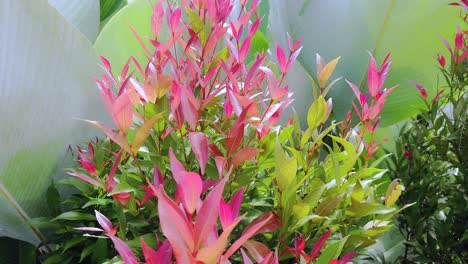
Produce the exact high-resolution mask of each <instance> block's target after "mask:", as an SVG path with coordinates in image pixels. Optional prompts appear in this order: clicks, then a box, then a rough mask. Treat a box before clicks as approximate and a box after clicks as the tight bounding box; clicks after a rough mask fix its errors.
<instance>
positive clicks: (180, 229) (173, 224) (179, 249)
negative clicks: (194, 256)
mask: <svg viewBox="0 0 468 264" xmlns="http://www.w3.org/2000/svg"><path fill="white" fill-rule="evenodd" d="M155 194H156V195H157V197H158V213H159V221H160V225H161V229H162V232H163V234H164V235H165V236H166V238H167V240H169V243H171V246H172V250H173V251H174V256H175V258H176V260H177V262H178V263H190V259H191V258H190V256H191V252H193V250H194V248H195V245H194V239H193V229H192V224H191V223H190V222H188V221H187V219H186V218H185V215H184V213H183V212H182V210H181V209H180V208H179V207H178V206H177V204H176V203H175V202H174V201H172V200H171V199H170V198H169V196H167V194H166V192H165V191H164V189H163V188H162V187H159V190H158V191H157V192H156V193H155Z"/></svg>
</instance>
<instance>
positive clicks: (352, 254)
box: [338, 252, 357, 264]
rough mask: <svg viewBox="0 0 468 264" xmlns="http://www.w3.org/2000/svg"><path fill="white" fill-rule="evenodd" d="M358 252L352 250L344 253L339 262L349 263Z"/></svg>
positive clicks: (340, 263) (342, 263)
mask: <svg viewBox="0 0 468 264" xmlns="http://www.w3.org/2000/svg"><path fill="white" fill-rule="evenodd" d="M356 254H357V252H350V253H348V254H346V255H344V256H343V257H341V258H339V259H338V264H346V263H348V262H349V261H350V260H351V259H352V258H353V257H354V256H355V255H356Z"/></svg>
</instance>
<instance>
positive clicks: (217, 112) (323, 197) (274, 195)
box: [43, 1, 405, 263]
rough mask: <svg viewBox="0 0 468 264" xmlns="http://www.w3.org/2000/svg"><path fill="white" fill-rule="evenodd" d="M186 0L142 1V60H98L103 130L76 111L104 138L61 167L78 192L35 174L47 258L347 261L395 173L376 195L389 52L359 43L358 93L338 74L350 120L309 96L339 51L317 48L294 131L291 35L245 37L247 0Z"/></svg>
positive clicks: (324, 84)
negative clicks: (176, 0) (43, 186)
mask: <svg viewBox="0 0 468 264" xmlns="http://www.w3.org/2000/svg"><path fill="white" fill-rule="evenodd" d="M197 3H198V4H197ZM201 3H202V2H198V1H190V2H185V1H184V5H183V6H180V7H179V6H176V5H166V4H163V3H161V2H159V3H158V4H157V5H156V6H155V8H154V13H153V16H152V17H151V26H152V31H153V34H154V36H153V39H151V44H152V47H146V46H144V44H143V43H142V45H143V46H144V51H145V53H146V56H147V57H148V61H145V62H144V64H140V63H143V62H138V61H137V60H135V59H134V58H130V59H129V60H128V62H127V64H126V65H125V67H124V69H123V71H122V72H121V73H119V74H116V73H115V72H113V70H112V67H111V65H110V64H109V62H108V61H107V60H106V59H105V58H102V63H103V65H104V67H103V68H104V70H105V73H104V74H103V76H102V77H101V79H100V80H96V83H97V85H98V87H99V90H100V92H101V96H102V99H103V102H104V104H105V106H106V108H107V110H108V112H109V114H110V115H111V117H112V119H113V121H114V123H115V125H116V127H117V129H112V128H110V127H108V126H106V125H104V124H102V123H100V122H97V121H87V122H89V123H90V124H93V125H95V126H96V127H98V128H99V129H101V130H102V131H104V133H105V134H106V136H107V137H106V138H105V139H97V140H96V141H94V142H90V143H89V144H88V145H87V146H86V147H81V148H80V147H79V148H78V149H77V160H78V162H79V166H77V167H76V168H72V169H70V171H69V174H70V175H71V176H73V177H70V178H68V179H66V180H65V184H67V185H69V186H72V187H73V188H74V189H75V191H76V192H77V193H76V194H75V195H72V196H71V197H69V198H67V199H65V202H64V203H63V205H60V202H59V201H60V200H61V199H60V197H59V196H58V193H57V192H56V191H54V188H53V187H51V188H50V192H49V197H50V199H49V204H50V207H51V208H52V209H53V211H54V212H56V217H55V218H54V220H53V221H52V223H51V224H49V226H43V227H44V228H45V229H48V230H49V232H52V235H51V237H52V238H53V239H51V240H50V241H47V243H48V244H49V246H51V247H54V251H53V252H52V253H51V254H49V255H48V256H47V259H46V263H77V262H83V261H86V262H103V261H110V262H115V261H118V260H119V259H120V258H121V259H122V260H123V261H124V262H125V263H138V262H139V261H143V260H145V261H146V262H147V263H172V261H173V260H175V261H176V262H177V263H224V261H227V260H231V261H232V262H239V261H241V260H242V261H243V262H244V263H251V262H252V260H251V259H253V260H255V261H256V262H258V263H279V261H281V262H282V263H291V262H295V261H297V262H299V263H304V262H305V263H311V262H312V261H316V262H317V263H328V262H330V263H346V262H347V261H348V260H350V259H351V258H352V257H353V256H354V255H355V254H356V253H357V252H358V251H359V250H361V249H363V248H365V247H367V246H369V245H371V244H373V243H374V242H375V240H376V239H377V238H378V237H379V236H380V235H381V234H382V233H383V232H385V231H386V230H388V229H389V228H390V227H391V219H392V218H393V216H394V215H395V214H397V212H398V210H397V208H396V207H395V206H394V204H395V201H396V200H397V198H398V196H399V194H400V185H399V184H398V183H397V184H392V185H391V186H390V187H389V189H388V191H387V194H386V195H385V197H384V199H380V196H379V195H378V194H377V193H376V188H377V184H376V183H375V180H377V179H379V178H380V177H381V176H382V175H383V174H384V173H385V170H382V169H379V168H377V166H378V164H379V162H380V161H381V159H380V160H375V154H376V151H377V149H378V148H379V146H380V143H379V142H377V141H375V140H374V133H375V130H376V129H377V127H378V125H379V122H380V120H381V117H380V113H381V111H382V108H383V106H384V103H385V99H386V97H387V96H388V94H389V93H390V92H391V91H392V90H393V89H395V87H393V88H390V89H384V88H383V86H384V82H385V79H386V75H387V73H388V71H389V68H390V62H391V60H390V56H387V57H386V58H385V60H384V62H383V63H382V65H381V66H380V67H378V65H377V63H376V61H375V60H374V58H372V57H371V59H370V62H369V68H368V85H367V86H368V89H367V91H366V92H363V91H361V90H360V89H359V88H358V87H357V86H356V85H354V84H353V83H351V82H348V84H349V86H350V87H351V89H352V90H353V92H354V93H355V95H356V98H357V104H356V105H354V111H355V112H356V115H357V116H358V119H359V122H358V124H357V125H354V124H352V123H351V119H352V118H351V115H352V112H351V111H350V112H349V114H348V117H347V120H344V121H342V122H339V123H337V122H335V121H334V120H332V119H331V118H330V117H331V112H332V109H333V105H332V99H329V100H328V101H326V100H325V99H324V97H325V96H326V95H327V93H328V92H329V91H330V89H332V87H333V85H334V84H335V83H336V81H332V82H330V83H329V82H328V81H329V78H330V76H331V75H332V73H333V71H334V69H335V67H336V65H337V63H338V61H339V58H337V59H335V60H333V61H331V62H329V63H326V62H325V61H324V59H323V58H321V57H320V56H318V55H317V78H316V81H315V80H313V79H312V86H313V89H314V97H315V101H314V103H313V104H312V105H311V107H310V110H309V113H308V118H307V129H306V130H305V131H302V130H301V128H300V125H299V123H300V122H299V120H298V117H297V116H296V117H293V118H291V119H290V121H289V122H288V125H287V126H284V127H281V126H279V125H278V124H277V122H278V120H279V118H280V115H281V113H282V112H283V110H284V109H285V108H286V107H287V106H289V105H290V104H291V102H292V100H293V99H292V98H293V97H292V94H291V93H290V92H288V86H286V85H285V84H284V79H285V76H286V74H287V72H288V71H289V70H290V67H291V64H292V63H294V61H295V60H296V58H297V56H298V54H299V52H300V50H301V47H300V44H301V41H297V42H295V41H293V40H292V39H291V38H290V37H289V36H288V40H289V41H288V47H287V48H286V49H285V48H282V47H280V46H279V45H276V46H275V48H274V50H272V51H267V50H265V49H262V47H261V46H258V45H256V43H255V38H256V33H257V29H258V26H259V24H260V21H261V19H260V18H259V17H258V15H257V14H256V12H255V10H256V7H257V4H258V3H257V1H252V3H251V4H247V3H246V1H235V2H234V3H231V1H216V2H210V3H211V4H207V5H204V4H201ZM215 3H216V4H215ZM234 5H236V7H237V8H234ZM137 38H139V36H138V35H137ZM223 44H225V46H226V47H224V48H223V46H224V45H223ZM269 52H271V53H273V55H271V54H269ZM271 57H273V58H274V59H275V60H276V61H277V63H274V62H272V61H271V60H270V58H271ZM141 65H143V66H144V67H141ZM62 184H63V183H62ZM404 207H405V206H403V207H402V208H404ZM96 220H97V222H96ZM96 232H97V234H98V235H97V236H96V235H91V234H96ZM85 233H86V235H83V234H85ZM88 233H90V234H88ZM306 249H310V251H308V250H306ZM239 250H240V251H239ZM117 254H118V255H120V258H119V257H115V258H114V256H115V255H117ZM339 256H342V257H341V258H340V257H339Z"/></svg>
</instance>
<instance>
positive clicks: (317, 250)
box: [309, 229, 332, 261]
mask: <svg viewBox="0 0 468 264" xmlns="http://www.w3.org/2000/svg"><path fill="white" fill-rule="evenodd" d="M331 232H332V230H331V229H329V230H328V231H327V232H325V234H323V235H322V236H321V237H320V239H319V240H318V241H317V242H316V243H315V244H314V246H313V247H312V250H311V251H310V254H309V255H310V260H311V261H312V260H314V259H316V258H317V256H318V255H319V253H320V250H322V247H323V245H324V244H325V241H327V239H328V237H330V235H331Z"/></svg>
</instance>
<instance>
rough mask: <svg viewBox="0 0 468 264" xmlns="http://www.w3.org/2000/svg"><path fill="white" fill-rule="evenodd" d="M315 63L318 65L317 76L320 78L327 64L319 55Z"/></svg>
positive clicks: (316, 56)
mask: <svg viewBox="0 0 468 264" xmlns="http://www.w3.org/2000/svg"><path fill="white" fill-rule="evenodd" d="M315 61H316V64H317V76H320V73H321V72H322V71H323V68H325V65H327V62H326V61H325V60H324V59H323V58H322V56H320V54H318V53H317V54H316V55H315Z"/></svg>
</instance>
